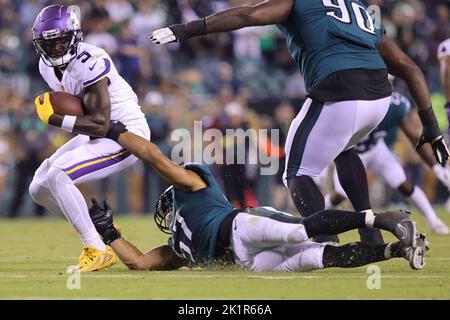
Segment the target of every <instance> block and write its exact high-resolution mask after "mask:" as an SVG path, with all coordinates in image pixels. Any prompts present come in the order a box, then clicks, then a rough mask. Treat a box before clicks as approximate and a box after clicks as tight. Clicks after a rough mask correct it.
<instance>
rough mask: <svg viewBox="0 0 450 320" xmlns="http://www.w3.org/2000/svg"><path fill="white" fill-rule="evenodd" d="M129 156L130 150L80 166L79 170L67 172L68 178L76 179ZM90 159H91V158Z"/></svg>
mask: <svg viewBox="0 0 450 320" xmlns="http://www.w3.org/2000/svg"><path fill="white" fill-rule="evenodd" d="M129 156H131V153H130V152H125V153H124V154H123V155H120V156H118V157H115V158H113V159H108V160H105V161H102V162H99V163H96V164H93V165H90V166H87V167H84V168H81V169H79V170H76V171H74V172H72V173H70V174H69V177H70V179H72V181H74V180H77V179H78V178H80V177H82V176H85V175H87V174H90V173H93V172H95V171H99V170H101V169H104V168H107V167H110V166H112V165H115V164H117V163H119V162H121V161H123V160H125V159H127V158H128V157H129ZM91 161H92V160H91ZM66 171H67V170H66Z"/></svg>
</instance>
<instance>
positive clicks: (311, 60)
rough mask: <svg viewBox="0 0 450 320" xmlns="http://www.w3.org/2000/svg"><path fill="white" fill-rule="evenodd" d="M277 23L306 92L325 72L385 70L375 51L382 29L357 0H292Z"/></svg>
mask: <svg viewBox="0 0 450 320" xmlns="http://www.w3.org/2000/svg"><path fill="white" fill-rule="evenodd" d="M294 2H295V3H294V6H293V8H292V12H291V14H290V16H289V17H288V19H287V20H286V22H284V23H282V24H280V25H279V28H280V30H281V32H282V33H283V34H284V35H285V37H286V38H287V47H288V49H289V51H290V53H291V55H292V57H293V59H294V60H295V62H296V63H297V64H298V66H299V68H300V70H301V72H302V74H303V77H304V79H305V85H306V89H307V90H308V91H309V90H310V89H311V88H312V87H314V86H315V85H317V84H318V83H319V82H320V81H321V80H323V79H324V78H325V77H327V76H328V75H330V74H332V73H334V72H337V71H342V70H349V69H370V70H372V69H373V70H375V69H386V64H385V63H384V61H383V59H382V58H381V56H380V54H379V53H378V45H379V44H380V41H381V38H382V36H383V33H384V28H383V27H382V26H380V28H378V29H377V28H376V26H375V25H374V22H373V20H372V18H371V16H370V14H369V12H368V10H367V7H366V6H365V5H364V4H363V3H362V2H361V1H357V0H295V1H294Z"/></svg>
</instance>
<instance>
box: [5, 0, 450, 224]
mask: <svg viewBox="0 0 450 320" xmlns="http://www.w3.org/2000/svg"><path fill="white" fill-rule="evenodd" d="M252 2H258V1H251V0H250V1H248V0H245V1H244V0H241V1H237V0H230V1H205V0H202V1H196V0H167V1H159V0H141V1H125V0H109V1H105V0H101V1H95V2H94V1H77V2H76V4H77V5H79V6H80V7H81V9H82V28H83V31H84V39H85V41H86V42H90V43H92V44H97V45H99V46H101V47H103V48H104V49H105V50H106V51H107V52H108V53H109V54H110V55H111V56H112V57H113V59H114V61H115V62H116V66H117V68H118V69H119V72H120V73H121V74H122V75H123V77H124V78H125V79H126V80H127V81H128V82H129V83H130V84H131V85H132V87H133V88H134V89H135V91H136V92H137V93H138V96H139V100H140V104H141V106H142V108H143V110H144V112H145V113H146V114H147V119H148V122H149V125H150V127H151V129H152V140H153V141H154V142H155V143H157V144H158V145H159V146H160V147H161V149H162V150H164V151H165V152H166V153H167V154H169V153H170V148H171V145H172V144H173V143H172V142H171V141H170V135H171V132H172V131H173V130H174V129H176V128H187V129H192V125H193V121H194V120H202V121H203V125H204V127H205V128H209V127H214V128H219V129H224V128H225V127H232V128H238V127H241V128H244V129H245V128H249V127H252V128H278V129H281V132H286V130H287V129H288V124H289V122H290V120H291V119H292V117H293V116H294V115H295V113H296V112H297V111H298V108H299V107H300V106H301V104H302V101H303V100H304V99H305V94H306V92H305V88H304V84H303V80H302V79H301V77H300V76H299V73H298V71H297V67H296V66H295V65H294V64H293V62H292V60H291V58H290V56H289V54H288V52H287V50H286V49H285V46H284V40H283V39H282V38H281V34H280V33H279V32H278V30H277V29H276V28H275V27H273V26H271V27H258V28H248V29H243V30H240V31H237V32H234V33H228V34H220V35H217V36H209V37H204V38H198V39H193V40H191V41H189V42H188V43H187V44H185V45H182V46H180V45H178V44H172V45H169V46H161V47H157V46H154V45H152V44H151V43H150V41H149V40H148V35H149V34H150V32H151V31H153V30H155V29H157V28H160V27H163V26H166V25H168V24H172V23H178V22H182V21H186V20H192V19H195V18H197V17H201V16H205V15H208V14H210V13H212V12H214V11H217V10H219V9H224V8H226V7H228V6H231V5H236V4H243V3H252ZM51 3H56V2H48V1H40V0H30V1H13V0H0V216H8V215H10V214H16V215H17V216H29V215H34V214H37V215H41V214H43V211H42V210H41V209H35V208H33V206H32V203H31V200H30V198H29V196H28V193H27V189H28V184H29V182H30V179H31V177H32V175H33V173H34V171H35V169H36V168H37V166H38V165H39V163H40V162H41V161H42V160H43V159H44V158H45V157H47V156H48V155H50V154H51V153H53V152H54V151H55V149H56V148H57V147H58V146H60V145H62V144H63V143H64V142H65V141H66V140H67V139H69V138H70V136H69V135H66V134H65V133H63V132H62V131H61V130H57V129H53V128H48V127H46V126H45V125H43V124H42V123H41V122H40V120H39V119H38V118H37V116H36V115H35V111H34V103H33V100H34V98H35V96H36V95H38V94H40V93H42V92H44V91H46V90H48V88H47V86H46V84H45V83H44V82H43V80H42V79H41V77H40V75H39V72H38V68H37V65H38V56H37V54H36V53H35V51H34V48H33V46H32V43H31V32H30V30H31V25H32V23H33V22H34V19H35V17H36V15H37V13H38V12H39V10H40V9H41V8H42V7H44V6H45V5H48V4H51ZM58 3H64V4H74V2H73V1H59V2H58ZM367 3H368V4H376V5H379V6H380V7H381V9H382V13H383V16H382V22H383V24H384V25H385V26H386V30H387V33H388V35H389V36H391V37H393V38H396V39H397V40H398V43H399V45H400V46H401V47H402V48H403V49H404V50H405V51H406V52H407V53H408V54H409V55H410V56H411V57H412V58H413V59H414V60H415V61H416V62H417V63H418V65H419V66H420V67H421V68H422V70H423V71H424V72H425V75H426V77H427V81H428V84H429V87H430V89H431V92H432V100H433V106H434V108H435V111H436V113H437V115H438V118H439V122H440V125H441V127H442V129H443V130H446V129H447V127H448V123H447V119H446V116H445V112H444V111H443V106H444V104H445V99H444V97H443V96H442V94H441V92H442V91H441V87H440V78H439V65H438V62H437V59H436V50H437V46H438V44H439V43H440V42H441V41H442V40H444V39H445V38H446V37H448V36H449V35H450V4H449V1H433V0H429V1H417V0H405V1H392V0H385V1H383V0H374V1H367ZM395 85H396V88H397V90H399V91H400V92H402V93H406V91H405V87H404V85H403V84H402V83H399V82H396V83H395ZM282 136H283V135H282ZM281 143H283V141H281ZM395 148H396V151H397V154H398V155H399V156H400V157H401V159H402V162H403V163H404V164H405V166H406V168H407V173H408V175H409V176H410V177H411V178H412V179H413V180H414V181H415V182H416V183H417V184H419V185H421V186H422V187H423V188H424V189H425V191H426V193H427V194H428V195H429V197H430V198H431V200H432V201H433V203H435V204H442V203H444V202H445V201H446V199H447V197H448V192H447V191H446V190H445V189H444V187H443V186H441V185H440V184H438V183H437V182H436V180H435V179H434V177H433V175H432V173H431V172H429V171H428V170H427V169H426V168H425V167H424V166H423V165H422V164H421V162H420V159H419V158H418V157H417V156H416V155H415V154H414V152H413V150H412V148H411V147H410V146H409V143H408V142H406V141H405V140H404V139H402V137H401V136H400V139H399V142H398V143H397V144H396V146H395ZM214 169H215V172H216V174H217V177H218V178H219V179H220V180H221V181H222V182H223V183H224V187H225V189H226V191H227V196H228V197H229V198H230V199H231V200H232V201H234V202H239V201H240V202H245V203H247V204H248V203H250V204H251V203H254V201H258V202H259V203H260V204H261V205H275V206H276V207H278V208H280V209H287V210H289V207H286V204H287V202H286V199H287V198H284V197H283V194H284V195H286V194H287V192H286V191H284V190H283V188H282V187H281V186H280V184H279V179H278V178H279V177H278V176H265V177H260V176H258V175H256V174H255V172H257V171H256V170H255V168H254V167H252V166H215V168H214ZM224 178H225V179H224ZM370 181H371V195H372V200H373V202H374V204H375V205H377V206H384V205H388V204H398V203H400V202H401V201H402V198H401V197H399V196H398V195H397V194H396V193H395V192H392V190H389V189H388V188H387V187H386V186H385V185H384V184H383V183H381V182H379V181H377V180H376V179H373V178H371V179H370ZM163 188H164V184H163V183H162V182H161V181H160V180H159V179H158V178H157V177H156V176H155V175H154V173H153V172H152V171H151V170H149V169H147V168H144V167H143V166H142V165H141V164H138V165H136V166H134V167H133V168H132V169H130V170H127V171H125V172H123V173H121V174H119V175H116V176H114V177H112V178H109V179H108V180H105V181H102V182H98V183H95V184H88V185H83V186H82V191H83V192H84V194H85V195H87V196H99V197H103V196H107V197H108V198H109V199H110V200H111V202H113V205H114V206H116V207H117V208H118V211H119V212H133V213H136V214H139V213H148V212H152V209H153V204H154V202H155V200H156V197H157V195H158V194H159V193H160V191H161V190H163ZM250 189H254V190H255V192H254V195H252V194H251V193H249V192H245V190H247V191H248V190H250ZM239 190H240V191H241V192H236V191H239Z"/></svg>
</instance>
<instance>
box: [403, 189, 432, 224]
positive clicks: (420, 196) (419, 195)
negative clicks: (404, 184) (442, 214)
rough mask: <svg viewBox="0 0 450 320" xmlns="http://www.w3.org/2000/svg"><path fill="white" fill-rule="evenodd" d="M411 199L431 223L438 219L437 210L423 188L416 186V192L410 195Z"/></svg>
mask: <svg viewBox="0 0 450 320" xmlns="http://www.w3.org/2000/svg"><path fill="white" fill-rule="evenodd" d="M409 199H410V201H411V202H412V203H413V204H414V205H415V206H416V207H417V209H419V211H420V213H421V214H422V215H423V216H424V217H425V219H426V220H427V223H428V224H431V223H432V222H433V221H435V220H436V219H437V215H436V212H435V211H434V209H433V207H432V206H431V204H430V201H429V200H428V198H427V196H426V195H425V193H424V192H423V190H422V189H421V188H419V187H418V186H414V192H413V193H412V194H411V195H410V196H409Z"/></svg>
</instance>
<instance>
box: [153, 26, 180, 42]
mask: <svg viewBox="0 0 450 320" xmlns="http://www.w3.org/2000/svg"><path fill="white" fill-rule="evenodd" d="M150 40H151V41H152V42H153V43H154V44H166V43H170V42H176V41H178V39H177V37H176V36H175V34H174V33H173V32H172V30H171V29H170V28H162V29H158V30H155V31H153V32H152V34H151V35H150Z"/></svg>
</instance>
